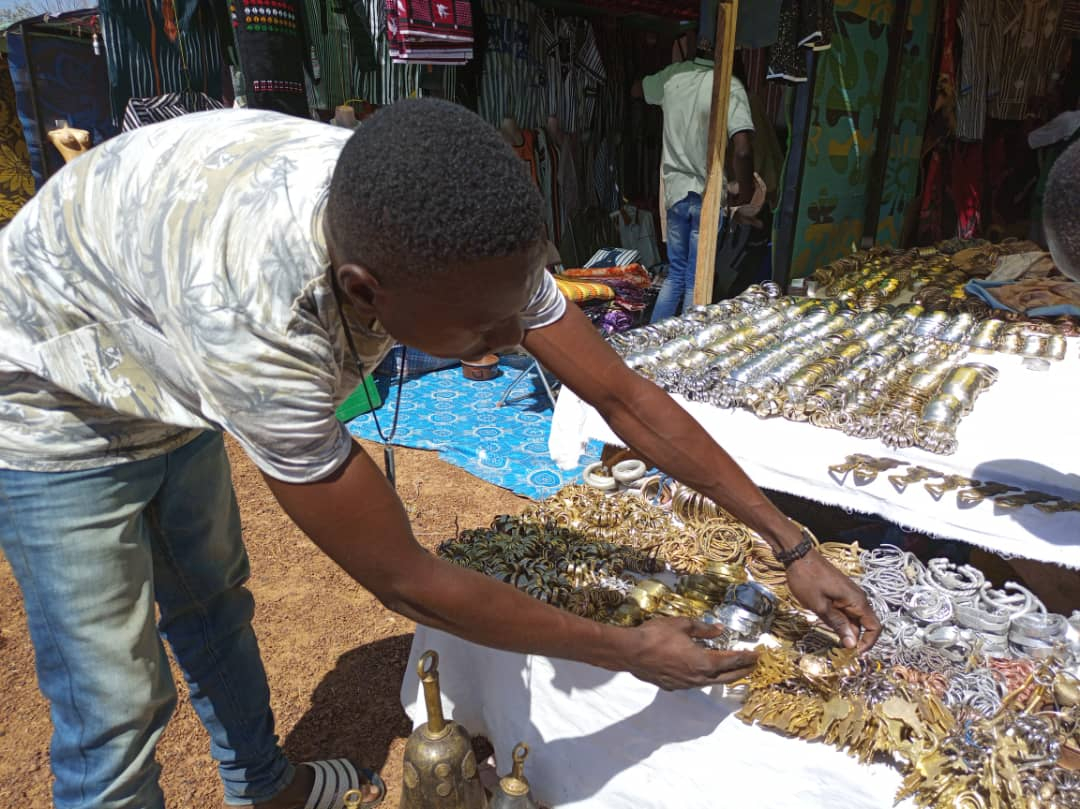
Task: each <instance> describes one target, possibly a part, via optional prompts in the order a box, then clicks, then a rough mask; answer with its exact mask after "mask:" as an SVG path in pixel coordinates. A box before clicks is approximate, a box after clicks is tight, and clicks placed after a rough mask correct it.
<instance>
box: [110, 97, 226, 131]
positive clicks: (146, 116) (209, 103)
mask: <svg viewBox="0 0 1080 809" xmlns="http://www.w3.org/2000/svg"><path fill="white" fill-rule="evenodd" d="M224 108H225V105H224V104H222V103H221V102H220V101H218V100H217V99H214V98H210V96H208V95H206V93H168V94H166V95H163V96H155V97H154V98H133V99H131V100H130V101H128V105H127V109H126V110H124V126H123V131H124V132H128V131H130V130H132V129H138V128H139V127H140V126H149V125H150V124H157V123H161V122H162V121H168V120H170V119H172V118H179V117H180V116H181V115H187V114H188V113H192V112H206V111H208V110H220V109H224Z"/></svg>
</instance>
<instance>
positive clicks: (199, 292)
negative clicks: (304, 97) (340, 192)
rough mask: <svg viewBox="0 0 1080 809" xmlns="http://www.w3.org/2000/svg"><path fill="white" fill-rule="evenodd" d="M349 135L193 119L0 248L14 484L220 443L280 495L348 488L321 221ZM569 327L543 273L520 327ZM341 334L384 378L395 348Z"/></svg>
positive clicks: (62, 186) (345, 361) (120, 153)
mask: <svg viewBox="0 0 1080 809" xmlns="http://www.w3.org/2000/svg"><path fill="white" fill-rule="evenodd" d="M349 134H350V133H349V132H348V131H346V130H342V129H338V128H335V127H332V126H328V125H326V124H322V123H318V122H314V121H305V120H303V119H298V118H292V117H289V116H284V115H279V114H276V113H270V112H260V111H239V110H223V111H217V112H208V113H198V114H194V115H187V116H184V117H181V118H177V119H175V120H172V121H168V122H166V123H163V124H157V125H155V126H150V127H145V128H142V129H137V130H134V131H132V132H129V133H127V134H124V135H121V136H120V137H117V138H114V139H112V140H109V141H107V142H105V143H103V144H102V145H100V146H98V147H97V148H95V149H92V150H91V151H89V152H87V153H86V154H85V155H83V156H81V157H79V158H77V159H76V160H74V161H72V162H71V163H70V164H68V165H67V166H65V167H64V168H63V169H62V170H61V171H60V172H58V173H57V174H56V176H54V177H53V178H52V179H50V180H49V182H48V183H46V184H45V186H44V187H43V188H42V189H41V191H40V192H39V193H38V194H37V195H36V196H35V197H34V198H33V199H32V200H31V201H30V202H29V203H28V204H27V205H26V206H25V207H24V208H23V209H22V210H21V211H20V212H19V214H18V215H17V216H16V217H15V219H13V220H12V222H11V223H10V224H9V225H8V226H7V227H6V228H4V229H3V230H2V231H0V468H10V469H24V470H34V471H67V470H77V469H88V468H95V467H102V466H108V465H111V464H117V463H123V462H127V461H134V460H142V459H145V458H152V457H155V456H157V455H161V454H163V453H165V452H168V451H169V450H171V449H174V448H176V447H178V446H181V445H182V444H184V443H185V442H187V441H189V440H191V439H192V438H193V437H195V436H196V435H197V434H198V432H199V431H201V430H206V429H217V430H224V431H225V432H228V433H230V434H232V435H233V436H234V437H235V438H236V439H237V440H238V441H239V442H240V444H241V445H242V446H243V448H244V449H245V451H246V452H247V453H248V454H249V455H250V456H251V458H252V460H254V462H255V463H256V464H257V465H258V466H259V468H260V469H262V470H263V471H264V472H266V473H267V474H269V475H271V476H272V477H275V478H277V479H279V480H283V481H286V482H294V483H300V482H307V481H313V480H318V479H320V478H323V477H325V476H326V475H328V474H330V473H331V472H332V471H333V470H334V469H336V468H337V467H338V466H339V465H340V464H341V463H342V462H343V461H344V459H345V458H346V456H347V455H348V452H349V448H350V443H351V439H350V438H349V434H348V431H347V430H346V429H345V427H344V426H343V425H341V424H340V423H338V421H337V419H336V417H335V410H336V408H337V405H338V404H340V403H341V402H342V401H343V400H344V399H345V398H346V397H347V396H348V395H349V394H350V393H351V392H352V391H353V390H355V389H356V387H357V386H358V385H359V383H360V378H359V374H358V373H357V370H356V367H355V365H354V363H353V361H352V356H351V354H350V353H349V350H348V346H347V343H346V340H345V331H344V328H343V325H342V318H341V314H340V312H341V310H339V308H338V304H337V301H336V299H335V295H334V291H333V288H332V285H331V281H330V259H329V254H328V252H327V247H326V242H325V239H324V237H323V231H322V215H323V209H324V206H325V203H326V196H327V191H328V188H329V183H330V178H331V175H332V173H333V170H334V165H335V163H336V161H337V157H338V154H339V153H340V151H341V149H342V147H343V146H344V145H345V142H346V140H347V139H348V137H349ZM564 311H565V302H564V301H563V299H562V297H561V296H560V295H559V294H558V291H557V289H556V287H555V284H554V281H553V280H552V279H551V278H550V276H548V275H547V274H544V281H543V283H542V284H541V286H540V288H539V289H538V290H537V292H536V294H535V295H534V297H533V300H532V301H531V302H530V304H529V306H528V307H527V309H526V311H525V312H524V314H523V321H524V325H525V327H526V328H538V327H541V326H544V325H547V324H549V323H552V322H554V321H555V320H558V318H559V317H561V316H562V313H563V312H564ZM345 316H346V317H347V318H348V320H349V324H350V326H351V328H352V331H353V334H354V336H355V338H356V343H357V346H356V347H357V352H358V354H359V355H360V357H359V358H360V360H361V362H362V364H363V366H364V368H365V371H370V370H371V369H372V368H374V366H375V365H376V364H377V363H378V362H379V361H380V360H381V359H382V357H383V356H385V354H386V353H387V351H389V349H390V347H391V343H392V340H391V338H390V337H389V336H388V335H386V334H385V333H383V332H381V331H378V330H369V329H364V328H363V327H362V324H360V323H358V322H354V321H355V318H354V317H352V316H351V315H350V314H349V311H348V308H347V307H346V309H345Z"/></svg>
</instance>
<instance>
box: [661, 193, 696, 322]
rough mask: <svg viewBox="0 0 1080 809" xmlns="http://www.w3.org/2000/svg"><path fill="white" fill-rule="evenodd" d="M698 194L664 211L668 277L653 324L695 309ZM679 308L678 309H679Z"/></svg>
mask: <svg viewBox="0 0 1080 809" xmlns="http://www.w3.org/2000/svg"><path fill="white" fill-rule="evenodd" d="M700 229H701V194H698V193H695V192H693V191H691V192H690V193H689V194H687V195H686V196H685V197H683V198H682V199H681V200H679V201H678V202H676V203H675V204H674V205H672V206H671V207H670V208H668V211H667V254H668V273H667V278H665V279H664V283H663V285H662V286H661V287H660V294H659V295H657V296H656V304H655V305H654V306H653V313H652V322H653V323H656V322H657V321H658V320H664V319H665V318H669V317H674V316H675V315H677V314H679V312H680V311H686V310H687V309H689V308H690V307H691V306H693V305H694V270H695V269H696V268H697V246H698V231H699V230H700ZM680 307H681V309H680Z"/></svg>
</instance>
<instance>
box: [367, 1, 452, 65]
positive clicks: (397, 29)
mask: <svg viewBox="0 0 1080 809" xmlns="http://www.w3.org/2000/svg"><path fill="white" fill-rule="evenodd" d="M386 26H387V38H388V39H389V40H390V53H391V56H392V57H393V59H394V61H396V62H406V63H408V62H416V63H419V64H429V65H464V64H466V63H467V62H468V61H469V60H470V59H472V58H473V28H472V7H471V5H470V4H469V2H468V0H386Z"/></svg>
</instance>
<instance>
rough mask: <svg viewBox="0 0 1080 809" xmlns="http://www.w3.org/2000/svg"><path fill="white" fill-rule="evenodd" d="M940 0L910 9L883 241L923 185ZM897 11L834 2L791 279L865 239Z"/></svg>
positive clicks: (862, 0)
mask: <svg viewBox="0 0 1080 809" xmlns="http://www.w3.org/2000/svg"><path fill="white" fill-rule="evenodd" d="M935 2H936V0H912V3H911V10H910V12H909V15H908V33H907V36H906V37H905V40H904V57H903V62H902V63H901V67H900V79H899V83H900V95H899V98H898V102H897V108H896V115H895V116H894V121H895V122H897V123H895V124H894V128H893V137H892V141H891V144H890V149H889V163H888V168H887V171H886V175H885V187H884V193H883V195H882V210H881V220H880V224H879V226H878V239H879V241H883V242H893V241H894V240H895V239H896V238H898V235H899V232H900V229H901V225H902V222H903V217H904V209H905V208H906V206H907V203H908V202H909V201H910V200H911V199H912V197H913V196H914V194H915V192H916V190H917V184H918V170H919V152H920V149H921V146H922V132H923V128H924V122H925V117H926V112H927V106H928V104H929V89H930V88H929V78H928V71H929V69H930V61H931V60H930V58H929V56H928V51H929V49H930V41H931V40H930V35H931V32H932V25H933V19H934V14H933V10H934V5H935ZM893 9H894V3H893V2H892V0H881V2H873V3H871V2H868V0H837V2H836V35H835V37H834V39H833V47H832V49H831V50H829V51H825V52H823V53H821V54H820V55H819V59H820V62H819V65H818V71H817V82H816V85H815V88H814V99H815V102H814V109H813V112H812V114H811V120H810V131H809V133H808V135H807V139H808V144H807V153H806V165H805V169H804V172H803V183H802V196H801V199H800V200H799V206H798V220H797V223H796V231H795V234H796V235H795V245H794V249H793V254H792V264H791V267H792V277H795V278H798V277H802V276H805V275H807V274H809V273H811V272H813V271H814V269H816V268H817V267H820V266H821V265H823V264H827V263H829V262H830V261H834V260H836V259H837V258H839V257H841V256H842V255H844V254H846V253H850V252H851V251H852V250H853V249H855V248H857V247H858V245H859V243H860V241H861V240H862V235H863V227H864V220H865V214H866V204H867V196H868V189H869V183H870V179H871V167H872V164H873V157H874V149H875V146H876V143H877V129H878V116H879V112H880V109H881V99H882V95H883V91H884V84H885V72H886V69H887V65H888V61H889V28H890V23H891V21H892V16H893Z"/></svg>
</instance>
